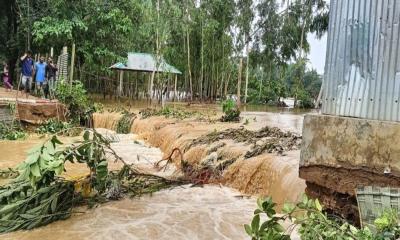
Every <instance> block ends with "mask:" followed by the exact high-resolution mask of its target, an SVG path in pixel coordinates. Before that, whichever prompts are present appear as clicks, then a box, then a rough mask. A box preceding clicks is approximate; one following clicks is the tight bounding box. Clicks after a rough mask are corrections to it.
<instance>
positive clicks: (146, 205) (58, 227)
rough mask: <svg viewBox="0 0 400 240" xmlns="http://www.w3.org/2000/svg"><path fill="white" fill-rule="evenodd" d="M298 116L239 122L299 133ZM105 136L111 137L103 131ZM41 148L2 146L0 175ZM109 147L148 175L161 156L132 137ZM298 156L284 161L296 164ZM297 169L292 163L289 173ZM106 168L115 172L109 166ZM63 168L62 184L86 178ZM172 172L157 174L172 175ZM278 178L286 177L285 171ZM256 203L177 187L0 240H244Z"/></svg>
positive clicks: (224, 192)
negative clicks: (67, 180)
mask: <svg viewBox="0 0 400 240" xmlns="http://www.w3.org/2000/svg"><path fill="white" fill-rule="evenodd" d="M302 114H303V113H293V112H288V111H280V112H275V113H271V112H270V113H263V112H257V111H253V112H244V113H243V119H252V121H250V122H249V124H248V125H247V126H246V127H247V128H249V129H259V128H260V127H262V126H265V125H270V126H276V127H280V128H282V129H285V130H290V131H293V132H297V133H300V132H301V127H302V119H303V116H302ZM103 133H104V134H112V133H108V132H107V131H106V130H103ZM64 140H65V141H71V139H64ZM41 142H43V139H40V138H38V137H30V138H29V139H27V140H24V141H14V142H11V141H1V142H0V152H1V154H0V169H4V168H7V167H15V166H16V165H17V164H18V163H20V162H21V161H23V160H24V159H25V156H26V152H27V151H28V150H29V149H30V148H31V147H32V146H35V145H37V144H39V143H41ZM113 147H114V149H115V150H116V152H117V153H118V154H119V155H120V156H121V157H123V158H124V160H125V161H127V162H129V163H135V164H137V165H138V166H139V167H140V168H142V169H144V170H147V171H149V172H152V171H154V169H152V166H153V164H154V163H155V162H157V161H159V160H161V159H162V156H163V153H162V152H161V151H160V149H158V148H153V147H151V146H149V145H147V144H146V143H145V142H143V141H141V140H140V139H138V138H137V136H135V135H134V134H128V135H118V136H117V142H116V143H113ZM295 154H297V153H295ZM296 156H297V155H295V156H291V155H289V156H287V158H291V159H295V158H296ZM271 166H273V165H271ZM297 166H298V165H297V161H296V159H295V160H294V164H293V168H297ZM110 167H111V168H114V167H115V168H117V167H118V166H117V165H115V164H114V165H113V164H111V165H110ZM66 168H67V170H70V171H69V172H68V171H67V173H66V174H65V177H66V178H74V177H77V176H79V175H81V176H83V175H85V174H86V173H87V169H85V167H82V166H77V165H74V166H73V165H72V164H68V165H67V166H66ZM174 170H176V169H169V170H168V171H166V172H163V173H160V174H167V175H168V174H172V172H174ZM281 172H282V174H285V171H281ZM292 172H294V171H292ZM152 173H154V172H152ZM287 175H288V176H286V178H285V177H283V179H286V180H285V181H290V179H295V178H297V176H289V175H291V173H290V174H287ZM287 194H288V193H285V194H282V195H283V196H287ZM289 194H290V193H289ZM255 202H256V197H248V196H245V195H244V194H242V193H240V192H239V191H237V190H234V189H231V188H228V187H223V186H220V185H206V186H203V187H190V186H182V187H175V188H172V189H167V190H163V191H160V192H157V193H154V194H152V195H146V196H142V197H140V198H133V199H123V200H120V201H115V202H110V203H107V204H103V205H101V206H98V207H96V208H94V209H87V208H86V207H80V208H76V209H75V210H74V211H75V213H74V214H73V216H72V217H71V218H69V219H67V220H65V221H59V222H55V223H52V224H50V225H47V226H44V227H41V228H38V229H34V230H31V231H19V232H14V233H9V234H4V235H0V239H4V240H6V239H27V240H28V239H29V240H31V239H42V240H46V239H49V240H50V239H51V240H53V239H65V240H66V239H76V240H78V239H247V237H246V233H245V231H244V228H243V224H246V223H250V221H251V219H252V215H253V211H254V209H255V208H256V203H255Z"/></svg>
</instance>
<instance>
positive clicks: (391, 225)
mask: <svg viewBox="0 0 400 240" xmlns="http://www.w3.org/2000/svg"><path fill="white" fill-rule="evenodd" d="M374 224H375V226H376V229H377V232H378V234H377V236H376V239H377V240H386V239H399V238H400V226H399V214H398V211H397V210H395V209H389V210H386V211H384V212H383V214H382V216H381V217H379V218H377V219H376V220H375V222H374Z"/></svg>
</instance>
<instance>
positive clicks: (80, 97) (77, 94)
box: [55, 81, 96, 124]
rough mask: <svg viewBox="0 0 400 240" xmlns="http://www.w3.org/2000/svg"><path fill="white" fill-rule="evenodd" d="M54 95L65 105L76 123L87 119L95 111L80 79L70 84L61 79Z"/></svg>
mask: <svg viewBox="0 0 400 240" xmlns="http://www.w3.org/2000/svg"><path fill="white" fill-rule="evenodd" d="M55 96H56V98H57V99H58V100H59V101H60V102H61V103H63V104H65V105H66V106H67V108H68V111H69V118H70V119H71V120H72V121H73V122H74V123H76V124H81V123H82V122H84V121H86V120H88V119H89V118H90V114H91V113H93V112H94V111H96V108H95V105H94V104H93V103H92V102H91V101H90V100H89V98H88V96H87V92H86V89H85V88H84V86H83V84H82V83H81V82H80V81H74V82H73V83H72V84H71V83H68V82H65V81H61V82H60V83H58V85H57V88H56V91H55Z"/></svg>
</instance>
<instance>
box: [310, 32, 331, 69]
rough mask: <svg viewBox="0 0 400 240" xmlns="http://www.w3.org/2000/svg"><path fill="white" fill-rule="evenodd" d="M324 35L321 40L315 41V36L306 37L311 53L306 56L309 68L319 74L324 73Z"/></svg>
mask: <svg viewBox="0 0 400 240" xmlns="http://www.w3.org/2000/svg"><path fill="white" fill-rule="evenodd" d="M326 36H327V35H326V34H325V36H324V37H323V38H321V40H318V39H316V37H315V35H310V36H308V41H309V43H310V47H311V51H310V54H309V55H308V58H309V59H310V67H311V68H314V69H316V70H317V72H318V73H319V74H323V73H324V67H325V56H326Z"/></svg>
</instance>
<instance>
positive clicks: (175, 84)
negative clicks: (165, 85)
mask: <svg viewBox="0 0 400 240" xmlns="http://www.w3.org/2000/svg"><path fill="white" fill-rule="evenodd" d="M177 84H178V74H175V82H174V102H175V101H176V86H177Z"/></svg>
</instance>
